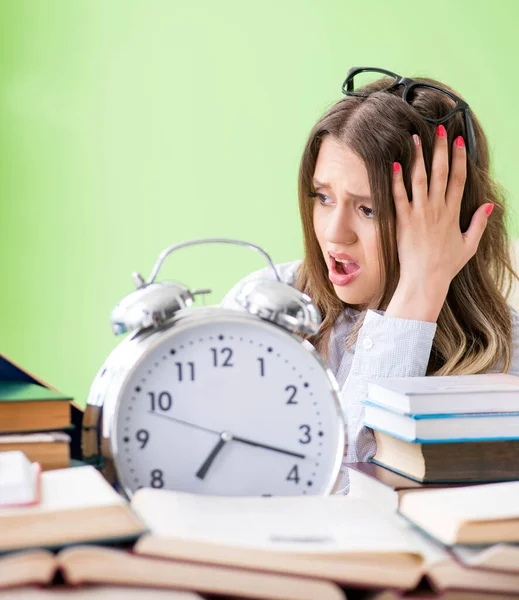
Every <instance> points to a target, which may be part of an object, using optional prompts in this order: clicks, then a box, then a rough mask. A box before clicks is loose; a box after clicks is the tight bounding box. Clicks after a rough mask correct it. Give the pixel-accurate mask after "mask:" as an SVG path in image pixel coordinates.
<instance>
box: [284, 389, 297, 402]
mask: <svg viewBox="0 0 519 600" xmlns="http://www.w3.org/2000/svg"><path fill="white" fill-rule="evenodd" d="M285 392H289V395H290V397H289V399H288V400H287V402H286V403H287V404H297V402H296V401H295V400H294V398H295V396H296V394H297V388H296V386H295V385H287V387H286V388H285Z"/></svg>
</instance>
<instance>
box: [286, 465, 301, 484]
mask: <svg viewBox="0 0 519 600" xmlns="http://www.w3.org/2000/svg"><path fill="white" fill-rule="evenodd" d="M287 481H293V482H294V483H296V484H297V483H299V470H298V468H297V465H294V466H293V467H292V468H291V469H290V473H289V474H288V475H287Z"/></svg>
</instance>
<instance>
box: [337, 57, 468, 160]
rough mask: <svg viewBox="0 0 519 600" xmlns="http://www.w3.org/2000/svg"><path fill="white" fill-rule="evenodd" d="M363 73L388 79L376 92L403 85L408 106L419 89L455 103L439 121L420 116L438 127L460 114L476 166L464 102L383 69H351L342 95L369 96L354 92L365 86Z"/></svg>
mask: <svg viewBox="0 0 519 600" xmlns="http://www.w3.org/2000/svg"><path fill="white" fill-rule="evenodd" d="M363 73H375V74H377V75H378V74H380V75H385V76H386V77H388V78H389V81H388V86H387V87H386V88H382V89H381V90H377V91H384V92H387V91H389V90H393V89H395V88H397V87H398V86H400V85H403V86H404V91H403V92H402V100H404V101H405V102H407V103H408V104H411V93H412V92H414V91H416V90H417V89H420V88H426V89H431V90H435V91H436V92H439V93H440V94H444V95H445V96H448V97H449V98H450V99H451V100H453V101H454V102H455V103H456V106H455V107H454V108H453V109H452V110H451V111H450V112H449V113H447V114H446V115H445V116H443V117H441V118H439V119H435V118H432V117H425V116H423V115H422V117H423V119H425V120H426V121H428V122H429V123H434V124H436V125H440V123H444V122H445V121H447V120H448V119H450V118H451V117H452V116H453V115H455V114H456V113H457V112H462V113H463V120H464V123H465V131H466V133H467V151H468V154H469V156H470V158H471V159H472V161H473V162H474V164H477V160H478V154H477V147H476V134H475V133H474V125H473V123H472V117H471V116H470V108H469V105H468V104H467V103H466V102H465V101H464V100H462V99H461V98H458V96H455V95H454V94H453V93H452V92H449V91H448V90H445V89H443V88H441V87H438V86H436V85H430V84H428V83H421V82H420V81H416V80H415V79H409V78H408V77H401V76H400V75H397V74H396V73H392V72H391V71H386V70H385V69H377V68H376V67H352V68H351V69H350V70H349V71H348V75H347V77H346V79H345V81H344V83H343V84H342V93H343V94H346V96H361V97H367V96H369V95H370V92H362V91H356V89H357V90H358V89H359V88H360V89H362V87H363V86H364V85H365V82H362V79H363V78H364V77H365V76H362V75H361V74H363Z"/></svg>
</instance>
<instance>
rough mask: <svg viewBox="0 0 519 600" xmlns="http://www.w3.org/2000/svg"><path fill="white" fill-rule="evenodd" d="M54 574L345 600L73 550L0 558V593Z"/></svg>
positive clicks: (315, 583) (325, 591)
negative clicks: (2, 590)
mask: <svg viewBox="0 0 519 600" xmlns="http://www.w3.org/2000/svg"><path fill="white" fill-rule="evenodd" d="M57 571H60V572H61V574H62V577H63V579H64V581H65V582H66V583H68V584H70V585H74V586H77V585H81V584H111V585H120V586H139V587H143V588H155V589H169V590H173V589H174V590H185V591H195V592H200V593H209V594H218V595H222V596H227V597H228V596H234V597H239V598H258V599H261V598H264V599H269V600H317V599H319V600H346V598H345V596H344V593H343V592H342V591H341V590H340V588H339V587H338V586H337V585H334V584H333V583H330V582H327V581H320V580H317V579H310V578H308V577H295V576H291V575H281V574H275V573H259V572H254V571H245V570H243V569H235V568H232V567H215V566H208V565H204V564H196V563H192V564H189V563H183V562H181V561H173V560H160V559H155V558H145V557H139V556H135V555H133V554H131V553H129V552H126V551H124V550H117V549H114V548H104V547H100V546H75V547H73V548H68V549H66V550H62V551H61V552H59V553H58V554H57V555H56V556H55V555H54V554H52V553H51V552H48V551H46V550H33V551H26V552H19V553H16V554H11V555H9V556H6V557H5V558H0V590H1V589H2V588H12V587H19V586H28V585H34V584H39V585H46V584H50V583H51V582H52V581H53V579H54V576H55V574H56V573H57ZM148 592H149V589H148V590H144V589H143V590H141V597H142V598H147V597H148ZM170 593H171V591H170ZM170 597H171V596H170ZM173 597H174V598H177V596H176V595H175V596H173ZM110 598H112V596H110ZM180 598H182V600H194V599H195V598H199V596H198V595H195V594H193V595H192V594H189V595H188V596H187V595H186V596H185V595H184V594H180V593H179V600H180Z"/></svg>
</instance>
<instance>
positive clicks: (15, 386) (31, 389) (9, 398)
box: [0, 381, 72, 402]
mask: <svg viewBox="0 0 519 600" xmlns="http://www.w3.org/2000/svg"><path fill="white" fill-rule="evenodd" d="M42 400H51V401H52V400H72V398H71V397H70V396H65V394H61V393H60V392H55V391H54V390H49V388H46V387H43V386H41V385H38V384H36V383H28V382H27V381H0V402H37V401H42Z"/></svg>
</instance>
